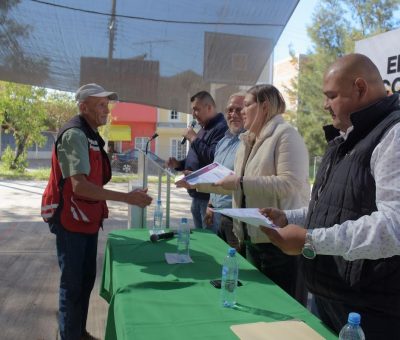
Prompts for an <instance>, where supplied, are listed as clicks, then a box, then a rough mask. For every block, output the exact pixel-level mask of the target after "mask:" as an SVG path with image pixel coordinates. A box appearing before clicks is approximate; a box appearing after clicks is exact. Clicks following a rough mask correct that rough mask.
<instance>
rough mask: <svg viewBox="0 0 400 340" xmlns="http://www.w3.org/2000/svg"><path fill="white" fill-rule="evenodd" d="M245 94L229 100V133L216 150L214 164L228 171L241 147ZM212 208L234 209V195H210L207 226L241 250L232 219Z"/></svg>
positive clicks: (227, 132)
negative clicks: (240, 137)
mask: <svg viewBox="0 0 400 340" xmlns="http://www.w3.org/2000/svg"><path fill="white" fill-rule="evenodd" d="M243 100H244V94H241V93H235V94H233V95H231V96H230V97H229V99H228V104H227V106H226V109H225V119H226V121H227V123H228V131H226V132H225V136H224V137H223V138H222V139H221V140H220V141H219V142H218V144H217V147H216V149H215V156H214V162H218V163H220V164H222V165H223V166H225V167H226V168H228V169H231V170H233V165H234V163H235V157H236V150H237V148H238V146H239V142H240V140H239V134H240V133H242V132H243V131H244V128H243V119H242V115H241V111H242V109H243ZM211 208H218V209H220V208H232V195H224V194H216V193H211V194H210V201H209V203H208V207H207V211H206V224H207V225H208V226H212V228H213V230H214V231H215V232H216V233H217V234H218V236H219V237H221V238H222V239H223V240H224V241H225V242H227V243H228V244H229V245H230V246H231V247H233V248H237V249H238V248H239V242H238V240H237V238H236V236H235V234H234V233H233V230H232V229H233V221H232V218H230V217H228V216H225V215H221V214H219V213H213V211H212V210H211Z"/></svg>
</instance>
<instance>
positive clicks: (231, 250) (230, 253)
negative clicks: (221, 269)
mask: <svg viewBox="0 0 400 340" xmlns="http://www.w3.org/2000/svg"><path fill="white" fill-rule="evenodd" d="M228 254H229V256H230V257H232V256H235V254H236V249H235V248H229V250H228Z"/></svg>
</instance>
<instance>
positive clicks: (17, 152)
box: [10, 135, 28, 170]
mask: <svg viewBox="0 0 400 340" xmlns="http://www.w3.org/2000/svg"><path fill="white" fill-rule="evenodd" d="M27 140H28V136H27V135H24V136H23V137H22V138H21V139H20V138H16V139H15V141H16V143H17V147H16V148H15V158H14V160H13V161H12V163H11V166H10V169H11V170H15V169H17V168H18V159H19V157H20V156H21V155H22V154H23V152H24V150H25V145H26V141H27Z"/></svg>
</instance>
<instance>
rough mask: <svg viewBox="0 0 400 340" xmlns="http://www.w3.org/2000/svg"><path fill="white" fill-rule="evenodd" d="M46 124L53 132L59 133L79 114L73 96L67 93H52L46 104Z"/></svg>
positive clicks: (48, 96)
mask: <svg viewBox="0 0 400 340" xmlns="http://www.w3.org/2000/svg"><path fill="white" fill-rule="evenodd" d="M45 109H46V113H47V120H46V124H47V126H48V129H49V130H51V131H58V130H59V129H60V128H61V127H62V126H63V125H64V124H65V123H66V122H67V121H68V120H70V119H71V118H72V117H73V116H74V115H76V114H77V110H78V108H77V106H76V103H75V101H74V99H73V95H72V94H70V93H67V92H60V91H52V92H50V93H48V95H47V97H46V102H45Z"/></svg>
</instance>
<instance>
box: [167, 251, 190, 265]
mask: <svg viewBox="0 0 400 340" xmlns="http://www.w3.org/2000/svg"><path fill="white" fill-rule="evenodd" d="M165 260H166V261H167V263H168V264H176V263H193V260H192V258H191V257H190V256H189V255H179V254H175V253H165Z"/></svg>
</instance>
